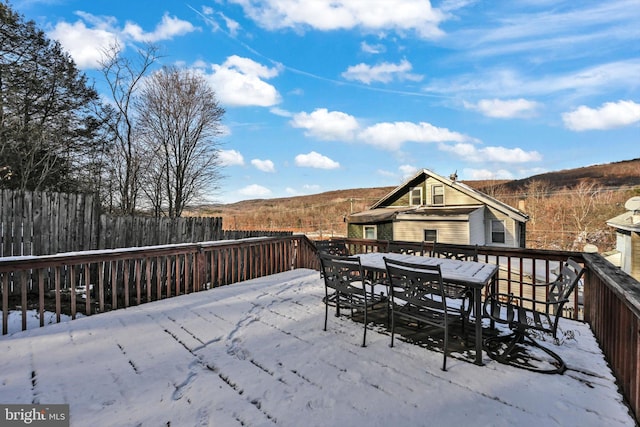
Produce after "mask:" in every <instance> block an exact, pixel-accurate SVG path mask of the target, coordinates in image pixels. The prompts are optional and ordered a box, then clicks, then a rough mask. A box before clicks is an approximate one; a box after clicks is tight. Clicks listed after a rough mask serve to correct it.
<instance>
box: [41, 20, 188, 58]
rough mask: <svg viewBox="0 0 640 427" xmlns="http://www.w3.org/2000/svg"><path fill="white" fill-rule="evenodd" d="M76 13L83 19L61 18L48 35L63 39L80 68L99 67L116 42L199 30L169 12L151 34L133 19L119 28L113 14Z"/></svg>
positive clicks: (162, 36)
mask: <svg viewBox="0 0 640 427" xmlns="http://www.w3.org/2000/svg"><path fill="white" fill-rule="evenodd" d="M76 15H78V16H79V17H80V18H81V20H78V21H76V22H74V23H69V22H65V21H60V22H58V23H57V24H56V25H55V27H54V28H53V30H52V31H51V32H50V33H49V36H50V37H51V38H52V39H55V40H58V41H59V42H60V44H61V45H62V47H64V49H65V50H66V51H67V52H69V54H70V55H71V57H72V58H73V60H74V61H75V62H76V64H77V65H78V67H79V68H81V69H87V68H98V67H99V62H100V60H101V58H102V57H103V52H104V51H105V50H106V49H108V48H109V47H111V46H114V45H115V44H116V43H117V44H119V45H123V44H124V43H123V42H126V41H129V40H133V41H142V42H157V41H160V40H167V39H171V38H173V37H176V36H182V35H185V34H188V33H190V32H193V31H197V30H198V28H197V27H194V26H193V25H192V24H191V23H190V22H188V21H184V20H181V19H179V18H176V17H171V16H169V14H167V13H165V14H164V16H163V17H162V20H161V21H160V23H158V25H156V28H155V30H154V31H153V32H150V33H147V32H145V31H144V30H143V29H142V27H140V26H139V25H138V24H136V23H134V22H127V23H126V24H125V26H124V28H120V27H119V26H118V23H117V20H116V18H114V17H112V16H96V15H93V14H90V13H86V12H81V11H79V12H76Z"/></svg>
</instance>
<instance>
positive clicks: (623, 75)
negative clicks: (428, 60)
mask: <svg viewBox="0 0 640 427" xmlns="http://www.w3.org/2000/svg"><path fill="white" fill-rule="evenodd" d="M639 74H640V59H629V60H625V61H617V62H610V63H605V64H599V65H596V66H593V67H589V68H584V69H581V70H577V71H572V72H569V73H565V74H552V73H549V74H545V75H543V76H540V75H537V74H536V75H530V76H528V75H523V74H521V73H520V72H518V71H516V70H515V69H512V68H492V69H488V70H486V71H484V72H478V71H475V72H473V73H469V74H464V75H459V76H457V77H448V78H446V79H444V78H442V79H434V80H432V81H430V82H429V83H428V84H427V85H426V86H425V87H424V88H423V90H424V91H425V92H431V93H439V94H448V95H451V96H453V95H458V94H459V95H460V97H466V96H469V94H475V95H478V96H495V94H496V93H499V94H501V96H503V97H523V96H541V95H549V94H560V93H562V94H565V95H564V96H565V97H566V93H569V94H572V95H573V96H584V95H592V94H594V93H610V92H611V91H612V90H615V89H619V88H621V89H625V90H626V89H627V88H629V87H634V86H635V85H637V81H638V75H639Z"/></svg>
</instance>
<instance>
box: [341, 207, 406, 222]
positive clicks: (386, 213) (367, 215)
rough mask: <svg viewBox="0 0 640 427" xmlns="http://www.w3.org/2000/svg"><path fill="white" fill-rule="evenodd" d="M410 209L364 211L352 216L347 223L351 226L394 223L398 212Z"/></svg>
mask: <svg viewBox="0 0 640 427" xmlns="http://www.w3.org/2000/svg"><path fill="white" fill-rule="evenodd" d="M408 209H410V208H406V207H405V208H378V209H370V210H368V211H362V212H358V213H354V214H351V215H349V216H348V217H347V222H348V223H350V224H372V223H379V222H390V221H393V219H394V218H395V216H396V214H397V213H398V212H402V211H406V210H408Z"/></svg>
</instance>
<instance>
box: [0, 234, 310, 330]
mask: <svg viewBox="0 0 640 427" xmlns="http://www.w3.org/2000/svg"><path fill="white" fill-rule="evenodd" d="M301 267H306V268H317V257H316V255H315V249H314V247H313V244H312V243H311V242H310V241H309V240H308V239H307V238H306V237H304V236H287V237H266V238H250V239H242V240H229V241H216V242H202V243H194V244H177V245H164V246H150V247H142V248H127V249H107V250H98V251H84V252H77V253H63V254H57V255H47V256H38V257H36V256H27V257H8V258H0V286H1V287H0V291H1V293H2V334H3V335H4V334H7V332H8V313H9V311H10V310H16V309H18V310H20V311H21V312H22V316H21V319H22V329H23V330H24V329H26V328H27V310H32V309H35V310H37V311H38V313H39V318H40V326H44V312H45V311H50V312H55V316H56V321H57V322H60V320H61V316H62V314H67V315H69V316H71V318H72V319H74V318H75V317H76V315H77V314H78V313H83V314H86V315H91V314H95V313H100V312H103V311H109V310H115V309H118V308H125V307H130V306H132V305H138V304H142V303H144V302H150V301H155V300H159V299H163V298H169V297H172V296H176V295H181V294H186V293H191V292H197V291H201V290H205V289H209V288H211V287H215V286H222V285H227V284H230V283H235V282H240V281H243V280H249V279H253V278H257V277H261V276H266V275H269V274H274V273H279V272H282V271H287V270H291V269H293V268H301Z"/></svg>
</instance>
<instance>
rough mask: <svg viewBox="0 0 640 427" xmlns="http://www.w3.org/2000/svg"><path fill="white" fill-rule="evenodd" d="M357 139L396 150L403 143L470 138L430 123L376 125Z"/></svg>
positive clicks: (459, 140)
mask: <svg viewBox="0 0 640 427" xmlns="http://www.w3.org/2000/svg"><path fill="white" fill-rule="evenodd" d="M358 139H359V140H361V141H363V142H365V143H367V144H371V145H374V146H376V147H379V148H383V149H386V150H397V149H399V148H400V146H401V145H402V144H403V143H405V142H409V141H411V142H465V141H471V140H472V138H470V137H468V136H466V135H463V134H461V133H458V132H452V131H450V130H449V129H446V128H439V127H436V126H433V125H432V124H430V123H426V122H420V123H412V122H393V123H377V124H375V125H373V126H370V127H368V128H366V129H364V130H363V131H362V132H360V134H359V135H358Z"/></svg>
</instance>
